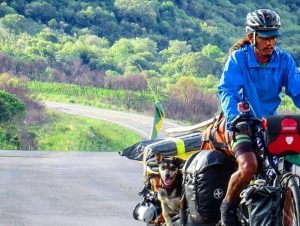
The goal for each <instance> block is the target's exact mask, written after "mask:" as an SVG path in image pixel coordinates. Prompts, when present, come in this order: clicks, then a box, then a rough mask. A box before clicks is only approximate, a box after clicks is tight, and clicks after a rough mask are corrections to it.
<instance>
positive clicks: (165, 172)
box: [155, 153, 182, 186]
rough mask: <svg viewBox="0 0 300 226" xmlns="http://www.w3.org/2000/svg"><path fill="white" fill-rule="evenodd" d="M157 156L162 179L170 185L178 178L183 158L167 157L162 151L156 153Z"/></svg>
mask: <svg viewBox="0 0 300 226" xmlns="http://www.w3.org/2000/svg"><path fill="white" fill-rule="evenodd" d="M155 157H156V161H157V163H158V171H159V174H160V177H161V180H162V181H163V183H164V185H166V186H170V185H171V184H172V183H173V182H174V181H175V180H176V176H177V174H178V172H179V167H180V165H181V164H182V160H181V159H179V158H175V157H173V158H165V157H164V156H162V155H161V154H160V153H157V154H155Z"/></svg>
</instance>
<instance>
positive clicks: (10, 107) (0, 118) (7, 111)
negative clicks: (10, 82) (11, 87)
mask: <svg viewBox="0 0 300 226" xmlns="http://www.w3.org/2000/svg"><path fill="white" fill-rule="evenodd" d="M24 112H25V105H24V103H22V102H21V101H20V100H19V99H18V98H17V97H16V96H15V95H12V94H9V93H7V92H5V91H2V90H0V123H3V122H7V121H9V120H11V119H12V118H13V117H15V116H16V115H19V114H22V113H24Z"/></svg>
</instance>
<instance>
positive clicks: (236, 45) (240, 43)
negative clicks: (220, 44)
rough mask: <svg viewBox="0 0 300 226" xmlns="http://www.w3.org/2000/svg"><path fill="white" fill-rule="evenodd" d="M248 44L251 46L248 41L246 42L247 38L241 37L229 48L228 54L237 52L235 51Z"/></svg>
mask: <svg viewBox="0 0 300 226" xmlns="http://www.w3.org/2000/svg"><path fill="white" fill-rule="evenodd" d="M248 44H251V43H250V41H249V40H248V37H243V38H241V39H240V40H238V41H237V42H236V43H234V44H233V45H232V46H231V47H230V49H229V52H228V53H229V54H231V53H232V52H233V51H234V50H237V49H239V48H241V47H242V46H244V45H248Z"/></svg>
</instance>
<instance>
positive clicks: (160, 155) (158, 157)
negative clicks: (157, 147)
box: [155, 153, 164, 163]
mask: <svg viewBox="0 0 300 226" xmlns="http://www.w3.org/2000/svg"><path fill="white" fill-rule="evenodd" d="M155 159H156V162H157V163H161V162H162V161H163V159H164V157H163V155H162V154H160V153H155Z"/></svg>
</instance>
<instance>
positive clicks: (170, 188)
mask: <svg viewBox="0 0 300 226" xmlns="http://www.w3.org/2000/svg"><path fill="white" fill-rule="evenodd" d="M155 158H156V162H157V164H158V172H159V176H160V183H159V187H158V191H157V197H158V200H159V201H160V203H161V208H162V216H163V218H164V221H165V224H166V225H167V226H173V223H172V217H173V216H175V215H177V214H178V213H179V210H180V200H181V196H182V174H181V173H180V167H181V165H182V164H183V160H182V159H179V158H176V157H169V158H167V157H164V156H163V155H161V154H160V153H157V154H155Z"/></svg>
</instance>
